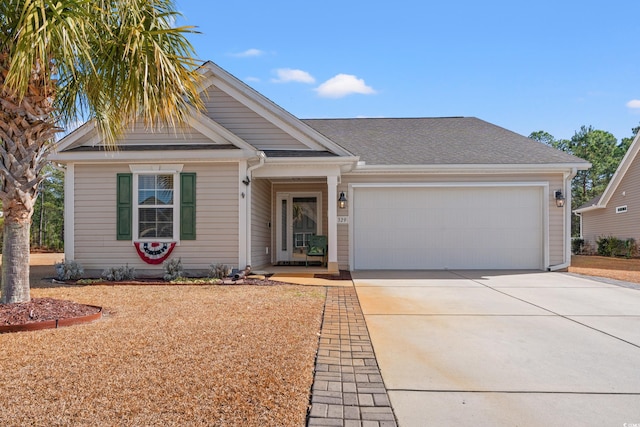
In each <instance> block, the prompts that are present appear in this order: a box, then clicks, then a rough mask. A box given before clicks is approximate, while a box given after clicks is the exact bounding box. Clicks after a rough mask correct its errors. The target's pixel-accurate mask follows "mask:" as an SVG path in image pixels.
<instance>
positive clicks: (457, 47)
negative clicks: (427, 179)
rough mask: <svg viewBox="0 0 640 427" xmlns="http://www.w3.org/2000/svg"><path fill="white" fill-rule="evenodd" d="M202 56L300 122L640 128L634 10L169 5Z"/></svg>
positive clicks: (632, 4) (186, 1)
mask: <svg viewBox="0 0 640 427" xmlns="http://www.w3.org/2000/svg"><path fill="white" fill-rule="evenodd" d="M176 6H177V8H178V10H179V11H180V12H181V13H182V14H183V15H184V20H183V21H181V22H180V24H185V25H194V26H196V27H198V30H199V31H200V32H201V33H202V34H199V35H193V36H191V37H190V40H191V42H192V43H193V44H194V46H195V48H196V51H197V54H198V57H199V58H200V59H204V60H211V61H213V62H215V63H217V64H218V65H219V66H221V67H222V68H224V69H225V70H227V71H228V72H230V73H231V74H233V75H234V76H236V77H237V78H239V79H240V80H242V81H244V82H245V83H247V84H249V85H250V86H251V87H253V88H254V89H256V90H257V91H259V92H261V93H262V94H263V95H265V96H266V97H268V98H269V99H271V100H272V101H273V102H275V103H276V104H278V105H280V106H281V107H283V108H285V109H286V110H288V111H289V112H291V113H292V114H294V115H295V116H297V117H299V118H335V117H448V116H474V117H478V118H480V119H483V120H486V121H489V122H491V123H494V124H497V125H499V126H502V127H505V128H507V129H510V130H512V131H515V132H518V133H520V134H523V135H529V134H530V133H531V132H532V131H536V130H546V131H547V132H549V133H551V134H552V135H554V136H555V137H556V138H558V139H559V138H570V137H571V136H573V134H574V133H575V131H577V130H579V129H580V126H582V125H587V126H588V125H591V126H593V127H594V128H596V129H602V130H605V131H609V132H611V133H612V134H613V135H615V136H616V138H618V139H621V138H623V137H629V136H631V128H633V127H635V126H637V125H638V124H640V55H639V54H638V45H639V42H640V31H639V30H640V24H638V16H640V1H638V0H609V1H607V2H603V1H592V0H583V1H578V0H536V1H532V2H518V1H513V0H510V1H491V0H487V1H467V0H459V1H455V2H442V1H439V2H430V1H425V0H422V1H413V0H411V1H409V0H397V1H395V2H391V3H388V2H371V1H367V2H364V1H359V0H356V1H350V0H340V1H336V0H324V1H322V2H301V1H285V0H271V1H246V0H245V1H243V0H236V1H228V0H227V1H213V0H178V1H176Z"/></svg>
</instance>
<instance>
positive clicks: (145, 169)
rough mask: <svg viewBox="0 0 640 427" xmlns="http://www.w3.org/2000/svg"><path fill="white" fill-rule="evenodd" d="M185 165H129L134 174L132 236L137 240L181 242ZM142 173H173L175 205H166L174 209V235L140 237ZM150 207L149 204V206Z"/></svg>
mask: <svg viewBox="0 0 640 427" xmlns="http://www.w3.org/2000/svg"><path fill="white" fill-rule="evenodd" d="M182 167H183V165H178V164H156V165H129V169H130V170H131V173H132V175H133V200H132V202H133V203H132V208H133V229H132V237H133V241H135V242H179V240H180V172H182ZM140 175H173V205H166V206H165V207H171V208H172V209H173V236H171V238H168V237H150V238H140V237H138V236H139V235H140V215H139V211H140V208H141V207H145V206H147V205H140V204H139V203H138V190H139V188H138V180H139V177H140ZM147 207H148V206H147Z"/></svg>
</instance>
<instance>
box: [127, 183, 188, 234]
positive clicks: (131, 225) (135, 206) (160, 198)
mask: <svg viewBox="0 0 640 427" xmlns="http://www.w3.org/2000/svg"><path fill="white" fill-rule="evenodd" d="M178 177H179V180H178ZM178 182H179V185H180V187H179V189H180V195H179V200H176V197H174V193H175V192H177V190H178V187H177V186H178ZM175 195H176V196H178V195H177V194H175ZM116 199H117V221H116V223H117V239H118V240H132V239H133V240H136V241H167V240H173V241H175V240H178V238H179V239H180V240H195V238H196V174H195V173H180V174H177V173H175V172H174V173H147V172H142V173H133V174H130V173H119V174H117V195H116ZM178 203H179V205H178ZM174 224H175V225H176V226H175V227H174ZM178 226H179V230H178V229H177V228H178Z"/></svg>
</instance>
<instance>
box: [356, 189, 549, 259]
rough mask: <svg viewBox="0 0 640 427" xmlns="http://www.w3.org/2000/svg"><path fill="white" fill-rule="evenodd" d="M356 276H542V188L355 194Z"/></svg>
mask: <svg viewBox="0 0 640 427" xmlns="http://www.w3.org/2000/svg"><path fill="white" fill-rule="evenodd" d="M353 203H354V217H353V227H354V231H353V232H354V268H355V269H443V268H451V269H453V268H456V269H513V268H517V269H539V268H541V267H542V257H543V249H542V247H543V238H542V236H543V233H542V228H543V214H542V187H437V188H436V187H426V188H425V187H422V188H420V187H413V188H356V189H355V191H354V202H353Z"/></svg>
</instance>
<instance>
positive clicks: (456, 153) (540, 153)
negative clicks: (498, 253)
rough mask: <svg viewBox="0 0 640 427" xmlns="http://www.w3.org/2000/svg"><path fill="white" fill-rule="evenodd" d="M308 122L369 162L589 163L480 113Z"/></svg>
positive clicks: (375, 163) (411, 163)
mask: <svg viewBox="0 0 640 427" xmlns="http://www.w3.org/2000/svg"><path fill="white" fill-rule="evenodd" d="M302 121H303V122H304V123H306V124H307V125H309V126H311V127H312V128H313V129H315V130H316V131H318V132H320V133H321V134H323V135H324V136H326V137H327V138H329V139H331V140H332V141H334V142H335V143H337V144H339V145H341V146H342V147H344V148H345V149H347V150H349V151H350V152H351V153H353V154H354V155H357V156H360V159H361V160H363V161H365V162H366V164H368V165H437V164H445V165H455V164H458V165H464V164H504V165H506V164H523V165H524V164H537V165H544V164H558V163H586V162H585V161H584V160H582V159H579V158H578V157H575V156H572V155H570V154H567V153H564V152H562V151H560V150H556V149H555V148H552V147H549V146H547V145H545V144H543V143H540V142H537V141H534V140H532V139H530V138H526V137H524V136H522V135H519V134H517V133H515V132H511V131H509V130H507V129H504V128H501V127H499V126H496V125H493V124H491V123H488V122H485V121H483V120H480V119H477V118H475V117H446V118H377V119H307V120H302Z"/></svg>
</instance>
